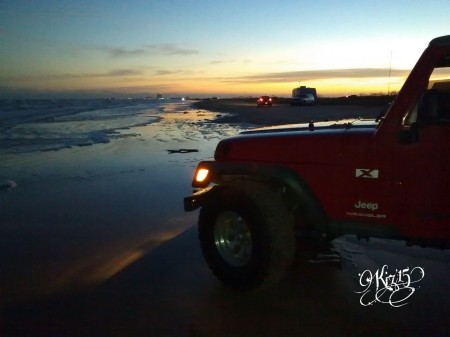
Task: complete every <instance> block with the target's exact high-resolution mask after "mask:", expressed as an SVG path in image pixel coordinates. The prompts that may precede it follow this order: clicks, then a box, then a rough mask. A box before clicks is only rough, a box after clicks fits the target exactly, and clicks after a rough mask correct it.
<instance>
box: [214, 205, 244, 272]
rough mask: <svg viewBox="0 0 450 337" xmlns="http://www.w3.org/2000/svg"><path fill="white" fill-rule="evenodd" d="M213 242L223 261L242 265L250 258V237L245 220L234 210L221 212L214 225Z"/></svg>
mask: <svg viewBox="0 0 450 337" xmlns="http://www.w3.org/2000/svg"><path fill="white" fill-rule="evenodd" d="M214 243H215V245H216V248H217V251H218V253H219V255H220V257H222V258H223V259H224V260H225V262H227V263H228V264H229V265H231V266H233V267H242V266H244V265H246V264H247V263H248V261H249V260H250V255H251V251H252V237H251V233H250V228H249V227H248V225H247V223H246V222H245V220H244V219H243V218H242V217H241V216H240V215H239V214H238V213H236V212H233V211H227V212H224V213H221V214H220V215H219V216H218V217H217V219H216V223H215V227H214Z"/></svg>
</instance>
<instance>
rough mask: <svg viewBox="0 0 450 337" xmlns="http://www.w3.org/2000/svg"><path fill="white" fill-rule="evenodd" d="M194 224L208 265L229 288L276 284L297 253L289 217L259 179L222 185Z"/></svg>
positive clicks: (244, 288)
mask: <svg viewBox="0 0 450 337" xmlns="http://www.w3.org/2000/svg"><path fill="white" fill-rule="evenodd" d="M198 225H199V227H198V230H199V238H200V244H201V248H202V251H203V255H204V257H205V260H206V262H207V264H208V265H209V267H210V269H211V270H212V271H213V273H214V274H215V275H216V277H217V278H218V279H219V280H221V281H222V282H223V283H224V284H225V285H227V286H229V287H231V288H233V289H237V290H253V289H261V288H264V287H266V286H269V285H271V284H274V283H276V282H277V281H278V280H280V279H281V278H282V277H283V276H284V275H285V272H286V270H287V268H288V267H289V266H290V265H291V263H292V260H293V258H294V255H295V232H294V222H293V217H292V215H291V214H290V213H289V212H288V211H287V209H286V208H285V206H284V204H283V203H282V201H281V198H280V196H278V195H276V193H274V192H273V191H271V190H270V189H269V188H267V187H265V186H264V185H261V184H256V183H250V184H249V183H246V184H245V187H243V186H240V187H239V188H236V187H224V188H221V189H220V190H219V191H218V193H217V194H216V196H215V198H213V200H211V201H210V202H209V203H208V204H207V205H205V206H204V207H203V208H202V209H201V211H200V217H199V224H198ZM230 233H231V234H230ZM227 235H228V236H227ZM249 241H250V245H249V244H248V242H249Z"/></svg>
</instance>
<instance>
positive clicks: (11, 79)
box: [0, 0, 450, 98]
mask: <svg viewBox="0 0 450 337" xmlns="http://www.w3.org/2000/svg"><path fill="white" fill-rule="evenodd" d="M449 15H450V1H448V0H441V1H437V0H429V1H418V0H409V1H403V0H395V1H392V0H389V1H384V0H379V1H354V0H351V1H320V0H314V1H300V0H296V1H285V0H276V1H261V0H260V1H256V0H255V1H245V0H241V1H234V0H227V1H194V0H184V1H179V0H172V1H171V0H167V1H163V0H161V1H152V0H142V1H138V0H127V1H116V0H109V1H106V0H96V1H92V0H89V1H88V0H77V1H75V0H70V1H67V0H66V1H64V0H60V1H57V0H39V1H33V0H28V1H22V0H2V1H1V2H0V60H1V62H0V98H1V97H3V98H5V97H6V98H8V97H36V96H39V97H45V96H51V97H104V96H114V95H130V96H133V95H150V96H152V95H153V96H154V95H156V93H158V92H160V93H162V94H163V95H166V96H186V95H189V96H193V97H206V96H219V97H226V96H249V95H254V96H255V95H261V94H268V95H278V96H289V95H290V94H291V90H292V88H294V87H296V86H298V85H299V84H300V85H306V86H309V87H316V88H317V91H318V94H319V95H322V96H335V95H350V94H361V93H375V92H384V93H386V92H387V90H388V87H389V88H390V90H398V89H399V87H400V86H401V84H402V83H403V81H404V79H405V76H406V75H407V74H408V72H409V71H410V70H411V68H412V67H413V66H414V64H415V62H416V61H417V59H418V57H419V56H420V54H421V53H422V51H423V49H424V48H425V47H426V46H427V45H428V43H429V41H430V40H431V39H433V38H435V37H437V36H441V35H448V34H450V19H449ZM390 67H392V70H391V78H390V80H389V78H388V76H389V68H390Z"/></svg>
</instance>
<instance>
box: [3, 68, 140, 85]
mask: <svg viewBox="0 0 450 337" xmlns="http://www.w3.org/2000/svg"><path fill="white" fill-rule="evenodd" d="M138 75H143V72H142V71H140V70H136V69H114V70H111V71H108V72H104V73H80V74H74V73H60V74H48V75H40V76H14V77H13V76H11V77H0V81H2V82H3V81H4V82H7V81H29V80H36V79H40V80H70V79H78V78H95V77H121V76H138Z"/></svg>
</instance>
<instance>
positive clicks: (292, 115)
mask: <svg viewBox="0 0 450 337" xmlns="http://www.w3.org/2000/svg"><path fill="white" fill-rule="evenodd" d="M289 102H290V101H289V99H279V100H276V99H275V100H274V103H273V105H272V106H263V107H257V105H256V99H205V100H201V101H198V102H196V103H194V107H196V108H199V109H206V110H210V111H215V112H219V113H227V114H226V115H224V116H219V117H218V118H217V119H216V122H217V123H233V124H234V123H240V124H243V125H249V124H250V125H255V126H269V125H283V124H296V123H309V122H310V121H315V122H319V121H328V120H339V119H347V118H363V119H375V118H376V117H377V116H378V114H379V113H380V111H381V110H382V109H383V108H384V107H385V106H386V104H387V103H388V102H389V99H388V98H386V97H380V98H376V99H372V100H359V101H358V100H356V101H355V100H345V99H336V100H333V101H332V102H331V101H326V104H321V103H320V102H319V103H318V104H316V105H313V106H291V105H290V104H289ZM331 103H332V104H331Z"/></svg>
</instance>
